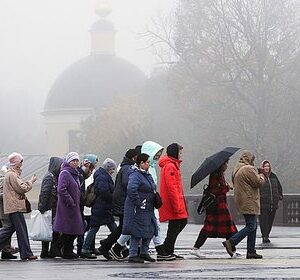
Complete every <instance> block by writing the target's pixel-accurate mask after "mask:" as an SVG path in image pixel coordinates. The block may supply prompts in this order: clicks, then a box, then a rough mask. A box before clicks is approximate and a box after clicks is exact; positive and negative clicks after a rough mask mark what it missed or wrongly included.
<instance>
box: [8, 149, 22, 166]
mask: <svg viewBox="0 0 300 280" xmlns="http://www.w3.org/2000/svg"><path fill="white" fill-rule="evenodd" d="M8 161H9V165H10V166H15V165H17V164H19V163H20V162H22V161H23V156H22V155H21V154H19V153H16V152H14V153H12V154H10V155H9V156H8Z"/></svg>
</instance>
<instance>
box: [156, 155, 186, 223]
mask: <svg viewBox="0 0 300 280" xmlns="http://www.w3.org/2000/svg"><path fill="white" fill-rule="evenodd" d="M180 163H181V160H178V159H175V158H172V157H169V156H167V155H165V156H162V157H161V158H160V160H159V166H160V168H161V172H160V195H161V198H162V201H163V205H162V207H161V208H159V217H160V221H161V222H165V221H168V220H178V219H185V218H187V217H188V212H187V209H186V203H185V199H184V194H183V185H182V180H181V173H180Z"/></svg>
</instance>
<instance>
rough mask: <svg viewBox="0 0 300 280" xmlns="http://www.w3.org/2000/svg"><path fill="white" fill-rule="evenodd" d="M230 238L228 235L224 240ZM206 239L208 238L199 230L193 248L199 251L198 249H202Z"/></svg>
mask: <svg viewBox="0 0 300 280" xmlns="http://www.w3.org/2000/svg"><path fill="white" fill-rule="evenodd" d="M231 236H232V234H230V235H228V236H227V237H226V240H227V239H229V238H230V237H231ZM208 237H209V236H208V235H207V233H206V232H204V231H202V230H201V231H200V232H199V235H198V238H197V240H196V242H195V245H194V248H197V249H199V248H200V247H202V246H203V244H204V243H205V241H206V240H207V238H208Z"/></svg>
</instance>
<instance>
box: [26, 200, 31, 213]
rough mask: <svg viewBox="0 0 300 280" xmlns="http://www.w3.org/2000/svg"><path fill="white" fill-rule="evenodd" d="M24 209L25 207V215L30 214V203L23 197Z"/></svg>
mask: <svg viewBox="0 0 300 280" xmlns="http://www.w3.org/2000/svg"><path fill="white" fill-rule="evenodd" d="M25 207H26V212H25V213H30V212H31V211H32V210H31V203H30V202H29V200H28V199H27V197H25Z"/></svg>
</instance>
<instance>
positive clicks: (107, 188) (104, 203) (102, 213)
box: [90, 167, 114, 227]
mask: <svg viewBox="0 0 300 280" xmlns="http://www.w3.org/2000/svg"><path fill="white" fill-rule="evenodd" d="M94 186H95V193H96V196H97V197H96V200H95V202H94V204H93V206H92V215H91V219H90V226H92V227H96V226H102V225H107V224H110V223H112V222H114V217H113V215H112V196H113V192H114V182H113V180H112V178H111V176H110V175H109V174H108V173H107V171H106V170H105V169H104V168H102V167H99V168H98V170H97V171H96V172H95V174H94Z"/></svg>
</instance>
